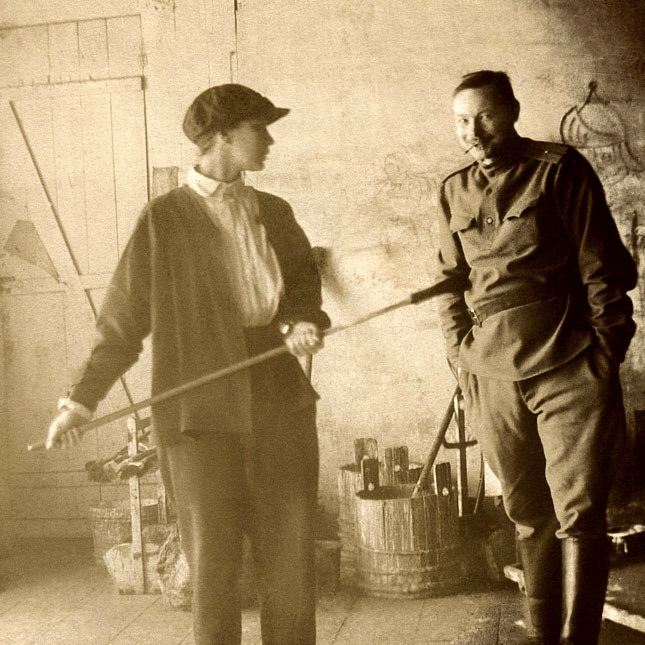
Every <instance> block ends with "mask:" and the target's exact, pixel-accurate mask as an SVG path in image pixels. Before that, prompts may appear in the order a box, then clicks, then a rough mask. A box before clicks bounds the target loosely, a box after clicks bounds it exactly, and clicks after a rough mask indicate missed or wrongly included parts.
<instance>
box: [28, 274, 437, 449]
mask: <svg viewBox="0 0 645 645" xmlns="http://www.w3.org/2000/svg"><path fill="white" fill-rule="evenodd" d="M446 291H447V287H446V286H445V285H443V284H438V285H434V286H432V287H428V288H427V289H423V290H421V291H416V292H415V293H413V294H411V295H410V296H408V297H407V298H405V299H404V300H401V301H400V302H397V303H394V304H392V305H388V306H387V307H383V308H382V309H378V310H376V311H373V312H371V313H369V314H366V315H364V316H362V317H360V318H357V319H356V320H354V321H353V322H351V323H349V324H347V325H340V326H337V327H332V328H330V329H328V330H327V331H325V332H323V334H324V336H331V335H333V334H336V333H338V332H340V331H344V330H346V329H350V328H352V327H356V326H357V325H360V324H362V323H365V322H367V321H368V320H372V319H373V318H377V317H378V316H383V315H384V314H387V313H390V312H392V311H395V310H396V309H400V308H401V307H405V306H407V305H412V304H418V303H420V302H423V301H424V300H428V299H429V298H433V297H435V296H438V295H440V294H442V293H445V292H446ZM288 351H289V350H288V348H287V346H286V345H280V346H279V347H275V348H274V349H270V350H269V351H267V352H264V353H262V354H257V355H256V356H252V357H250V358H247V359H245V360H243V361H240V362H239V363H235V364H233V365H229V366H228V367H224V368H223V369H220V370H217V371H215V372H212V373H210V374H205V375H204V376H201V377H200V378H197V379H195V380H193V381H189V382H188V383H184V384H183V385H178V386H177V387H175V388H172V389H170V390H167V391H165V392H160V393H159V394H155V395H154V396H151V397H150V398H147V399H143V400H142V401H139V402H138V403H133V404H132V405H129V406H128V407H126V408H122V409H120V410H116V411H115V412H111V413H110V414H106V415H105V416H102V417H99V418H97V419H94V420H93V421H90V422H88V423H86V424H84V425H82V426H80V427H79V428H78V431H79V432H80V433H81V434H85V433H86V432H87V431H88V430H92V429H94V428H98V427H99V426H102V425H105V424H106V423H110V422H111V421H116V420H117V419H121V418H123V417H125V416H127V415H129V414H132V413H133V412H136V411H138V410H141V409H143V408H148V407H150V406H151V405H156V404H157V403H161V402H162V401H166V400H168V399H171V398H175V397H177V396H181V395H182V394H184V393H186V392H188V391H189V390H194V389H195V388H198V387H200V386H202V385H205V384H207V383H211V382H213V381H216V380H218V379H221V378H225V377H227V376H230V375H232V374H235V373H237V372H241V371H242V370H246V369H249V368H250V367H253V366H254V365H258V364H259V363H263V362H264V361H267V360H269V359H271V358H274V357H276V356H280V355H281V354H286V353H287V352H288ZM44 448H45V442H44V441H38V442H36V443H33V444H29V445H28V446H27V450H29V451H33V450H42V449H44Z"/></svg>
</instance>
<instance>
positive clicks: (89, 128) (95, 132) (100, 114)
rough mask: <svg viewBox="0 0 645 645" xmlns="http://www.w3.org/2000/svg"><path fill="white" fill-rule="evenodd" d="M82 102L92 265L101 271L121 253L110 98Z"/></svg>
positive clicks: (92, 268) (93, 268)
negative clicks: (118, 247) (119, 249)
mask: <svg viewBox="0 0 645 645" xmlns="http://www.w3.org/2000/svg"><path fill="white" fill-rule="evenodd" d="M81 105H82V111H83V166H84V168H83V170H84V175H85V213H86V218H87V251H88V260H89V261H88V268H89V270H90V271H91V272H93V273H101V272H104V271H110V270H113V269H114V266H115V264H116V260H117V256H118V251H117V235H116V232H117V224H116V202H115V198H116V196H115V189H114V161H113V158H112V136H111V135H112V133H111V127H110V124H111V121H112V115H111V105H110V97H109V95H108V96H105V95H104V96H100V95H93V96H83V97H82V99H81Z"/></svg>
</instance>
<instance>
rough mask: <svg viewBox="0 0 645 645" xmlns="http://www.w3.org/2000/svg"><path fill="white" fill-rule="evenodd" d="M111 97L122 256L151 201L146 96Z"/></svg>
mask: <svg viewBox="0 0 645 645" xmlns="http://www.w3.org/2000/svg"><path fill="white" fill-rule="evenodd" d="M111 96H112V101H111V109H112V129H113V133H114V134H113V155H114V189H115V199H116V218H117V253H118V255H121V253H122V252H123V249H124V248H125V245H126V244H127V242H128V239H129V238H130V234H131V233H132V230H133V228H134V225H135V223H136V221H137V217H138V215H139V213H140V212H141V209H142V208H143V206H144V204H145V203H146V202H147V201H148V172H147V163H148V160H147V156H146V139H145V121H144V105H143V102H144V94H143V92H141V91H137V92H114V93H113V94H112V95H111Z"/></svg>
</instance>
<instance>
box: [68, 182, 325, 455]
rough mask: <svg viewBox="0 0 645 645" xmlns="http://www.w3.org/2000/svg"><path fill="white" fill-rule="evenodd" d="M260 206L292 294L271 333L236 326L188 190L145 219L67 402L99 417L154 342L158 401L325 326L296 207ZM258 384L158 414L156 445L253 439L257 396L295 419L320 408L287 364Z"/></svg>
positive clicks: (210, 393)
mask: <svg viewBox="0 0 645 645" xmlns="http://www.w3.org/2000/svg"><path fill="white" fill-rule="evenodd" d="M258 200H259V207H260V217H261V220H262V223H263V224H264V226H265V227H266V229H267V234H268V239H269V241H270V243H271V245H272V246H273V248H274V250H275V252H276V256H277V258H278V261H279V263H280V268H281V270H282V274H283V278H284V285H285V293H284V296H283V299H282V301H281V303H280V306H279V309H278V313H277V315H276V320H275V321H274V323H273V324H271V325H269V326H268V327H265V328H261V329H258V330H245V329H244V328H243V327H242V326H241V324H240V322H239V316H238V314H237V311H236V305H235V303H234V299H233V298H232V296H231V293H230V289H229V284H228V279H227V274H226V269H225V266H224V263H223V261H222V259H221V256H220V252H219V248H220V243H221V242H220V239H219V232H218V229H217V227H216V226H215V225H214V224H213V222H212V221H211V219H210V218H209V217H208V215H207V214H206V212H205V211H204V210H203V209H202V208H200V206H199V202H198V201H197V200H196V199H195V197H194V195H193V194H192V192H191V189H190V188H188V187H183V186H182V187H180V188H176V189H175V190H172V191H171V192H169V193H167V194H165V195H162V196H161V197H158V198H156V199H154V200H152V201H151V202H150V203H149V204H148V205H147V206H146V207H145V208H144V210H143V212H142V214H141V215H140V217H139V220H138V222H137V225H136V227H135V230H134V232H133V234H132V237H131V238H130V240H129V242H128V245H127V246H126V249H125V251H124V253H123V255H122V257H121V259H120V260H119V263H118V265H117V268H116V270H115V273H114V276H113V277H112V280H111V283H110V285H109V288H108V291H107V294H106V296H105V300H104V302H103V305H102V307H101V311H100V313H99V316H98V319H97V325H96V327H97V340H96V343H95V345H94V347H93V350H92V353H91V356H90V358H89V360H88V361H87V363H86V364H85V365H84V367H83V369H82V370H81V373H80V377H79V378H78V379H77V381H76V383H75V384H74V385H73V387H72V389H71V391H70V393H69V396H70V397H71V398H72V399H73V400H75V401H78V402H79V403H82V404H84V405H85V406H87V407H88V408H90V409H93V408H94V407H95V406H96V404H97V403H98V402H99V401H100V400H101V399H103V398H104V397H105V395H106V394H107V392H108V391H109V389H110V388H111V386H112V385H113V384H114V382H115V381H116V380H117V379H118V377H119V376H120V375H121V374H123V373H124V372H125V371H126V370H127V369H128V368H129V367H130V366H131V365H132V364H133V363H134V362H135V361H136V360H137V358H138V357H139V354H140V352H141V350H142V347H143V345H142V341H143V339H144V338H145V337H146V336H148V334H151V340H152V394H153V395H155V394H158V393H160V392H164V391H167V390H169V389H171V388H174V387H176V386H178V385H181V384H183V383H187V382H189V381H192V380H194V379H196V378H199V377H201V376H203V375H205V374H209V373H212V372H214V371H216V370H219V369H221V368H224V367H226V366H229V365H232V364H235V363H237V362H239V361H241V360H244V359H245V358H248V356H249V354H251V353H252V354H255V353H260V352H262V351H266V350H267V349H269V348H272V347H276V346H278V345H279V344H281V343H282V338H281V336H280V334H279V332H278V329H277V324H278V323H279V322H281V321H301V320H307V321H311V322H315V323H317V324H318V325H319V326H320V327H321V328H323V329H324V328H326V327H327V326H328V325H329V318H328V317H327V315H326V314H325V313H324V312H323V311H322V310H321V293H320V291H321V287H320V278H319V275H318V272H317V269H316V266H315V263H314V260H313V256H312V253H311V247H310V244H309V242H308V240H307V238H306V236H305V234H304V232H303V231H302V229H301V228H300V226H299V225H298V223H297V222H296V220H295V218H294V216H293V212H292V210H291V207H290V206H289V204H288V203H287V202H285V201H284V200H282V199H280V198H278V197H276V196H274V195H271V194H269V193H263V192H258ZM249 345H252V346H253V347H249ZM254 373H255V375H254V379H253V380H254V387H253V393H252V387H251V374H250V371H249V370H245V371H242V372H239V373H236V374H234V375H231V376H228V377H226V378H223V379H219V380H216V381H214V382H211V383H209V384H207V385H203V386H200V387H199V388H197V389H194V390H190V391H189V392H187V393H186V394H184V395H182V396H181V397H177V398H173V399H168V400H167V401H164V402H163V403H160V404H157V405H155V406H153V409H152V420H153V425H154V428H155V431H156V433H157V436H158V437H160V438H162V439H163V440H164V441H166V442H167V443H172V442H173V440H175V439H177V437H178V434H177V433H179V432H187V433H195V434H199V433H203V432H234V433H246V432H250V430H251V422H252V419H251V411H252V394H253V396H255V398H258V397H261V398H263V399H264V400H265V401H267V402H269V403H270V404H272V405H273V404H275V406H278V407H280V406H286V407H288V408H292V409H295V408H298V407H301V406H304V405H306V404H308V403H310V402H312V401H314V400H315V399H316V394H315V392H314V391H313V389H312V388H311V386H310V385H309V383H308V381H307V379H306V377H305V376H304V374H303V372H302V369H301V368H300V365H299V363H298V361H297V359H296V358H295V357H293V356H291V355H290V354H287V353H285V354H284V355H281V356H279V357H277V358H274V359H270V360H269V361H267V362H266V364H265V365H263V366H262V367H258V368H255V369H254ZM275 406H274V407H275Z"/></svg>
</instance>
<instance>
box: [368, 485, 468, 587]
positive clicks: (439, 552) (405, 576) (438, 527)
mask: <svg viewBox="0 0 645 645" xmlns="http://www.w3.org/2000/svg"><path fill="white" fill-rule="evenodd" d="M413 489H414V486H413V485H407V486H383V487H380V488H377V489H376V490H373V491H361V492H359V493H358V494H357V496H356V521H357V546H358V551H357V562H356V569H357V578H358V580H357V582H358V586H359V588H360V589H361V590H363V591H364V592H365V593H367V594H368V595H370V596H377V597H383V598H424V597H428V596H439V595H443V594H446V593H450V592H452V591H454V590H455V589H456V588H457V587H458V586H459V585H460V584H461V583H462V582H463V580H464V578H465V568H464V565H463V561H462V560H463V559H462V552H461V547H460V535H459V525H458V523H459V518H458V508H457V498H456V494H455V493H454V492H452V491H449V490H447V489H443V494H440V495H436V494H434V493H430V492H428V491H422V492H421V493H419V494H418V495H417V496H415V497H412V496H411V495H412V491H413Z"/></svg>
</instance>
